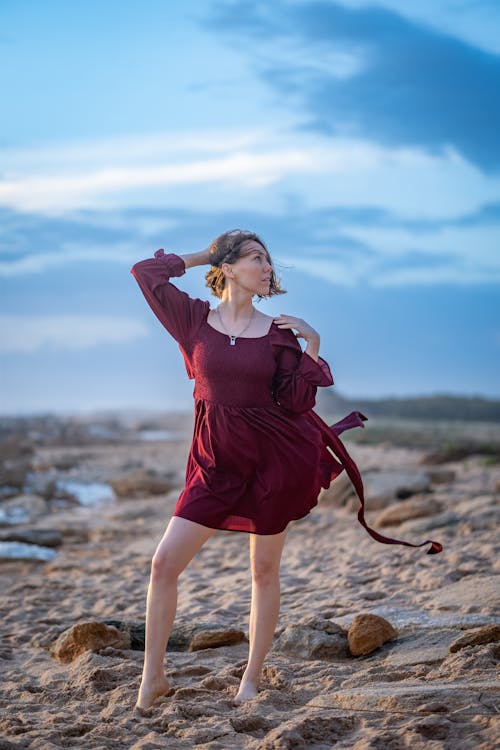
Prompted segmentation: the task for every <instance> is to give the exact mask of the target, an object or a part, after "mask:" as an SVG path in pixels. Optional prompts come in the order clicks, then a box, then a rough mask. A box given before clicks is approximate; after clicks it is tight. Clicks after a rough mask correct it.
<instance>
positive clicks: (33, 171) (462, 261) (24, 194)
mask: <svg viewBox="0 0 500 750" xmlns="http://www.w3.org/2000/svg"><path fill="white" fill-rule="evenodd" d="M499 25H500V3H498V2H497V0H495V1H494V2H491V1H484V2H482V1H481V0H474V1H467V0H432V1H431V0H420V2H419V3H408V2H406V1H403V0H380V1H376V0H373V1H372V2H369V3H368V2H362V0H342V1H340V0H339V1H337V2H326V1H325V2H314V1H313V0H310V1H307V0H302V1H291V0H286V1H285V0H275V1H273V2H258V1H257V2H256V1H253V2H241V1H234V2H227V1H224V0H221V1H217V2H213V1H212V0H185V2H183V3H182V4H181V3H174V2H164V1H161V0H142V1H141V2H140V3H139V2H128V1H127V0H120V2H118V1H117V0H107V2H105V3H102V2H96V0H86V1H85V2H80V1H79V0H76V1H75V2H72V3H68V2H62V1H60V0H57V1H56V0H44V2H43V3H40V2H35V1H34V0H1V1H0V88H1V91H2V97H1V103H0V357H1V373H0V412H1V413H2V414H12V415H16V414H19V415H21V414H35V413H48V412H56V413H76V412H85V411H92V410H100V409H121V408H147V409H158V410H159V411H163V410H167V409H174V408H176V409H178V408H179V409H184V408H186V409H188V408H190V406H191V404H192V391H193V381H190V380H188V379H187V377H186V373H185V369H184V364H183V361H182V357H181V354H180V352H179V349H178V346H177V344H176V342H175V341H173V339H171V338H170V337H169V335H168V333H167V332H166V330H165V329H164V328H163V327H162V326H161V324H160V323H159V322H158V321H157V319H156V318H155V317H154V315H153V313H152V312H151V310H150V309H149V307H148V306H147V304H146V302H145V300H144V297H143V296H142V293H141V292H140V290H139V288H138V286H137V283H136V282H135V280H134V278H133V277H132V275H131V274H130V268H131V266H132V265H133V264H134V263H135V262H137V261H139V260H143V259H145V258H148V257H152V256H153V254H154V252H155V250H157V249H158V248H160V247H162V248H164V249H165V251H166V252H177V253H186V252H194V251H196V250H201V249H203V248H205V247H207V246H208V245H209V243H210V242H211V240H212V239H213V238H214V237H216V236H218V235H219V234H221V233H222V232H224V231H227V230H229V229H233V228H244V229H250V230H251V231H254V232H257V234H259V235H260V236H261V237H262V238H263V239H264V241H265V242H266V244H267V246H268V248H269V250H270V252H271V255H272V257H273V259H274V262H275V265H276V268H277V271H278V275H279V276H281V279H282V284H283V286H284V288H285V289H287V295H283V296H279V297H278V298H275V299H272V300H269V301H265V302H263V303H261V304H260V305H259V309H261V310H262V311H263V312H265V313H267V314H269V315H278V314H279V313H285V314H289V315H296V316H298V317H301V318H303V319H304V320H306V321H307V322H308V323H310V324H311V325H312V326H313V327H314V328H316V329H317V330H318V331H319V332H320V334H321V349H320V353H321V355H322V356H323V357H324V358H325V359H326V360H327V361H328V362H329V364H330V366H331V369H332V373H333V376H334V380H335V386H334V387H335V388H336V390H337V392H338V393H339V394H340V395H342V396H345V397H348V398H352V399H356V398H379V397H380V398H382V397H383V398H387V397H394V396H396V397H412V396H424V395H425V396H429V395H438V394H451V395H470V396H473V395H474V396H477V395H480V396H485V397H495V398H499V397H500V376H499V364H500V304H499V301H500V300H499V290H500V231H499V230H500V138H499V135H498V134H499V133H500V35H499V34H498V33H497V31H498V28H499ZM207 270H208V267H207V268H202V267H199V268H193V269H189V270H188V272H187V273H186V274H185V275H184V276H183V277H181V278H179V279H178V281H177V280H176V283H177V284H178V286H179V287H180V288H182V289H184V290H185V291H187V292H188V293H189V294H191V295H192V296H195V297H201V298H203V299H210V300H211V304H212V306H213V307H215V306H216V304H217V299H216V298H215V297H213V296H211V295H210V293H209V290H208V289H207V288H206V286H205V281H204V274H205V272H206V271H207ZM302 345H303V346H304V342H303V341H302Z"/></svg>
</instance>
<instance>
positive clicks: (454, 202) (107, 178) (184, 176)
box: [0, 127, 500, 244]
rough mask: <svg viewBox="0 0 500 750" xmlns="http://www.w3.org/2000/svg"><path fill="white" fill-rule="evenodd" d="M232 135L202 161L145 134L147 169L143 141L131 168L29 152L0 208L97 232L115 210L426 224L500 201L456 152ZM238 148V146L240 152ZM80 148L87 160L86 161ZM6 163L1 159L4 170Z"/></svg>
mask: <svg viewBox="0 0 500 750" xmlns="http://www.w3.org/2000/svg"><path fill="white" fill-rule="evenodd" d="M226 135H227V143H226V146H227V150H226V151H225V152H222V151H221V149H222V144H221V141H220V135H219V134H218V132H217V131H215V132H214V133H213V134H210V133H206V132H200V133H199V134H198V137H199V141H200V143H202V144H203V148H204V149H206V148H208V147H209V146H210V144H212V143H214V144H215V149H216V150H215V151H214V152H213V153H209V152H208V151H203V154H202V158H199V156H200V155H199V154H196V153H192V152H191V150H190V149H191V145H190V144H191V143H192V142H194V141H195V140H196V138H195V134H194V133H192V134H191V135H190V137H189V139H187V137H186V136H185V141H186V143H187V144H188V145H186V148H185V150H182V148H181V146H179V148H178V149H177V151H176V153H175V154H173V153H170V152H168V153H165V152H164V151H162V143H164V142H165V143H171V142H176V141H177V136H178V134H177V133H176V132H171V133H169V132H166V133H164V134H163V137H162V138H160V137H158V138H156V145H157V148H158V151H157V152H155V151H154V150H153V149H152V148H151V144H149V143H148V141H149V135H148V134H144V136H143V141H144V142H145V143H147V147H146V146H145V151H147V153H148V157H147V158H146V159H145V160H144V161H143V162H141V161H140V160H139V161H137V160H136V158H135V156H134V154H140V153H141V152H142V149H141V146H140V140H139V139H138V138H137V137H135V138H134V139H132V143H133V148H132V156H131V157H130V158H129V157H128V156H127V154H126V149H124V141H123V139H118V141H117V144H116V149H113V147H112V142H110V141H109V140H108V139H106V140H105V141H104V143H105V144H106V148H105V149H104V150H105V152H106V156H105V157H103V156H102V151H103V149H101V142H100V141H97V142H96V143H95V144H94V147H92V146H91V144H89V143H87V144H86V146H85V148H84V147H83V146H82V144H81V143H79V142H75V143H74V144H73V149H71V147H70V145H69V144H65V146H64V149H63V152H62V154H59V155H58V154H57V149H55V150H53V151H51V152H50V153H51V157H52V158H51V159H49V160H48V161H45V157H43V158H42V157H41V156H40V153H42V154H43V153H44V151H45V149H44V147H43V146H42V147H40V148H33V149H32V150H31V158H30V155H29V154H30V152H29V151H28V150H27V149H23V150H21V151H19V152H17V151H11V152H9V169H8V170H7V172H6V174H5V176H4V178H3V180H2V179H1V178H0V206H1V205H4V206H5V207H7V208H10V209H13V210H16V211H22V212H24V214H25V216H26V217H27V221H28V223H32V221H33V216H32V215H33V214H38V215H45V216H47V217H71V216H72V215H73V216H76V215H78V214H79V215H80V216H81V218H82V219H84V218H85V212H88V216H90V215H91V214H93V217H94V220H95V221H96V222H98V218H97V217H98V213H99V212H106V211H107V212H109V211H111V210H113V211H114V212H115V217H116V221H119V212H120V211H123V210H124V209H126V208H130V207H133V208H134V209H135V211H136V217H138V216H141V217H143V218H144V217H147V216H148V211H151V209H152V208H154V207H162V208H163V216H162V217H161V221H162V222H168V221H171V214H172V209H173V208H174V207H175V208H177V209H179V208H181V207H184V208H185V210H187V211H188V212H193V211H199V212H200V213H202V214H207V213H217V212H221V211H223V210H226V209H227V210H230V209H234V210H238V211H241V210H246V207H247V206H248V205H252V207H253V208H254V210H256V211H259V210H262V211H265V212H267V213H275V214H276V213H278V212H281V213H286V212H287V211H288V210H289V198H290V196H296V198H297V199H298V200H299V201H302V202H303V204H304V205H306V206H307V209H308V210H314V209H318V208H326V207H333V206H343V207H346V206H351V207H355V206H359V205H363V206H366V207H369V206H372V207H376V208H377V209H385V210H389V211H391V212H399V213H400V214H402V215H406V216H408V217H411V216H414V217H419V218H425V217H426V216H429V215H431V216H435V217H437V216H440V217H443V216H446V215H448V216H449V215H453V214H457V213H464V212H465V211H466V210H471V209H472V208H474V207H476V208H477V207H479V206H480V205H481V204H482V203H486V202H492V201H493V200H495V198H498V194H499V192H500V180H499V179H498V178H493V177H487V176H485V175H483V174H482V173H481V172H479V171H478V170H477V169H475V168H474V167H473V166H472V165H471V164H469V163H468V162H466V161H465V160H464V159H463V158H462V157H460V155H459V154H457V153H456V152H454V151H453V150H452V149H449V150H448V151H447V152H446V153H444V154H442V155H440V156H432V155H430V154H428V153H426V152H425V151H423V150H419V149H416V148H407V147H405V148H403V147H389V146H382V145H379V144H376V143H372V142H369V141H366V140H361V139H356V138H346V137H335V138H330V137H326V136H322V135H320V134H315V133H307V132H305V131H301V132H298V131H297V130H296V128H294V127H290V128H288V129H286V128H276V129H274V130H273V129H271V128H269V129H267V130H260V131H255V132H253V133H251V134H249V133H246V132H245V131H242V132H241V133H240V132H239V130H238V129H235V131H234V133H233V135H232V136H231V135H230V133H229V131H228V132H227V133H226ZM182 142H183V141H182V137H180V141H179V143H180V144H181V145H182ZM243 143H244V144H245V145H244V146H243V145H242V144H243ZM235 144H239V146H238V148H236V149H235V150H234V151H233V150H232V149H233V147H234V146H235ZM82 148H84V150H85V149H87V151H86V153H87V155H88V159H87V160H83V161H82ZM134 149H135V151H134ZM217 149H219V151H217ZM5 153H7V152H5ZM99 154H101V156H99ZM4 155H5V154H2V153H1V152H0V161H2V159H3V156H4ZM166 206H168V213H167V211H166V209H165V207H166ZM30 214H31V216H30ZM130 216H132V214H130ZM145 221H146V223H145V224H143V227H142V230H143V232H145V233H148V232H149V233H153V232H154V231H155V228H154V226H151V224H150V223H149V224H148V220H147V219H145ZM167 226H168V225H167ZM1 235H2V227H0V237H1ZM37 244H38V243H37Z"/></svg>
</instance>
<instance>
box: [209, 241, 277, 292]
mask: <svg viewBox="0 0 500 750" xmlns="http://www.w3.org/2000/svg"><path fill="white" fill-rule="evenodd" d="M248 240H254V241H255V242H258V243H259V245H261V247H262V248H263V249H264V251H265V253H266V256H267V260H268V262H269V263H270V264H271V279H270V284H269V292H268V294H264V295H263V294H258V295H257V296H258V298H259V301H260V300H261V299H265V298H267V297H272V296H273V295H275V294H286V289H282V288H281V284H280V281H279V280H278V279H277V277H276V273H275V271H274V266H273V261H272V259H271V256H270V255H269V251H268V249H267V247H266V246H265V244H264V242H263V241H262V240H261V239H260V237H259V236H258V235H256V234H254V233H253V232H247V231H246V230H244V229H232V230H231V231H230V232H224V234H220V235H219V236H218V237H216V238H215V240H213V242H211V244H210V246H209V248H208V250H209V258H210V263H211V268H210V271H208V273H206V274H205V279H206V280H207V286H208V288H209V289H211V291H212V294H214V295H215V296H216V297H219V298H220V297H222V292H223V291H224V287H225V285H226V277H225V276H224V272H223V270H222V264H223V263H235V262H236V261H237V260H238V259H239V258H243V257H244V256H245V255H249V253H250V252H251V251H249V250H246V249H244V248H243V247H242V246H243V245H244V243H245V242H248Z"/></svg>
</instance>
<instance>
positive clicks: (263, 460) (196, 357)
mask: <svg viewBox="0 0 500 750" xmlns="http://www.w3.org/2000/svg"><path fill="white" fill-rule="evenodd" d="M131 273H132V274H133V276H134V278H135V279H136V281H137V283H138V284H139V287H140V288H141V290H142V292H143V294H144V296H145V298H146V300H147V302H148V304H149V305H150V307H151V309H152V310H153V312H154V313H155V315H156V316H157V318H158V319H159V321H160V322H161V323H162V325H163V326H164V327H165V328H166V329H167V331H168V332H169V333H170V334H171V336H173V338H174V339H175V340H176V341H177V342H178V344H179V348H180V350H181V352H182V355H183V357H184V362H185V366H186V370H187V374H188V377H189V378H191V379H194V381H195V386H194V392H193V396H194V402H195V403H194V409H195V420H194V432H193V439H192V442H191V447H190V451H189V456H188V460H187V467H186V482H185V487H184V489H183V490H182V492H181V494H180V496H179V499H178V501H177V504H176V506H175V510H174V515H176V516H180V517H181V518H186V519H188V520H190V521H195V522H196V523H199V524H202V525H203V526H208V527H210V528H214V529H229V530H232V531H247V532H253V533H256V534H277V533H279V532H281V531H283V529H285V528H286V526H287V524H288V523H289V522H290V521H292V520H295V519H299V518H303V517H304V516H306V515H307V514H308V513H309V512H310V510H311V509H312V508H313V507H314V506H315V505H316V504H317V502H318V494H319V491H320V489H321V488H322V487H328V486H329V484H330V482H331V480H332V479H333V478H334V477H336V476H338V475H339V474H340V472H341V471H343V469H344V468H345V469H346V471H347V472H348V474H349V477H350V478H351V480H352V481H353V484H354V487H355V489H356V492H357V494H358V496H359V498H360V500H361V507H360V513H361V516H360V515H359V514H358V518H359V520H360V521H361V523H363V525H364V526H365V528H367V530H368V531H369V533H371V534H372V536H374V538H377V539H378V540H379V541H387V542H389V543H402V544H407V543H406V542H398V541H397V540H391V539H389V538H388V537H382V536H381V535H380V534H378V533H377V532H375V531H373V530H372V529H369V528H368V527H367V525H366V523H365V522H364V517H363V513H362V511H363V502H364V501H363V485H362V481H361V477H360V474H359V471H358V469H357V467H356V464H355V463H354V461H353V460H352V459H351V457H350V456H349V454H348V453H347V451H346V449H345V446H344V445H343V444H342V442H341V441H340V439H339V437H338V436H339V434H340V433H342V432H343V431H344V430H348V429H351V428H353V427H364V425H363V421H364V420H366V417H365V416H364V415H363V414H361V413H360V412H357V411H354V412H351V413H350V414H349V415H348V416H347V417H345V418H344V419H343V420H341V421H340V422H337V423H336V424H334V425H332V426H330V427H329V426H328V425H327V424H325V422H323V420H322V419H321V418H320V417H319V416H318V415H317V414H316V413H315V412H314V411H313V406H314V405H315V397H316V390H317V388H318V386H330V385H332V384H333V377H332V374H331V372H330V368H329V366H328V364H327V362H325V360H324V359H323V358H322V357H319V358H318V361H317V362H316V361H315V360H314V359H313V358H312V357H310V356H309V354H306V353H305V352H303V351H302V348H301V346H300V344H299V342H298V341H297V338H296V336H295V335H294V333H293V332H292V331H291V330H290V329H280V328H278V327H277V326H276V325H275V324H274V323H271V326H270V328H269V330H268V333H267V334H265V335H264V336H260V337H253V338H245V337H243V336H241V337H238V338H237V339H236V343H235V345H231V344H230V340H229V336H228V335H227V334H225V333H221V332H220V331H217V330H216V329H215V328H214V327H213V326H211V325H210V324H209V323H208V321H207V316H208V313H209V311H210V303H209V302H208V301H207V300H201V299H193V298H191V297H189V295H188V294H186V292H183V291H181V290H180V289H178V288H177V287H176V286H174V285H173V284H172V283H171V282H170V281H169V279H170V278H171V277H175V276H181V275H182V274H184V273H185V265H184V261H183V259H182V258H180V257H179V256H178V255H174V254H173V253H171V254H168V255H166V254H165V253H164V251H163V250H157V251H156V253H155V254H154V258H148V259H146V260H143V261H140V262H138V263H136V264H135V265H134V266H133V267H132V269H131ZM332 450H333V451H334V453H335V457H334V455H332V453H331V451H332ZM427 543H428V542H422V544H427ZM429 543H431V544H432V545H437V543H434V542H429ZM410 546H421V545H410ZM432 551H434V552H438V551H440V550H439V549H437V548H436V549H434V548H431V550H429V552H430V553H431V552H432Z"/></svg>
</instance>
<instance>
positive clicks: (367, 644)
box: [347, 614, 397, 656]
mask: <svg viewBox="0 0 500 750" xmlns="http://www.w3.org/2000/svg"><path fill="white" fill-rule="evenodd" d="M396 636H397V631H396V630H394V628H393V627H392V625H391V623H390V622H388V621H387V620H384V618H383V617H379V616H378V615H364V614H363V615H356V617H355V618H354V620H353V621H352V625H351V627H350V628H349V630H348V633H347V640H348V644H349V651H350V652H351V654H352V655H353V656H366V654H371V653H372V651H375V650H376V649H377V648H380V646H382V645H383V644H384V643H386V642H387V641H390V640H392V639H393V638H396Z"/></svg>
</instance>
